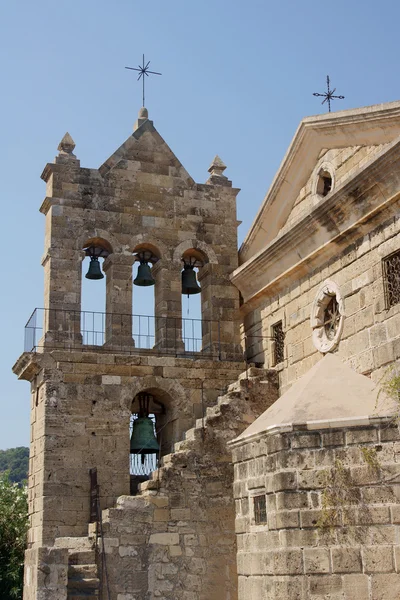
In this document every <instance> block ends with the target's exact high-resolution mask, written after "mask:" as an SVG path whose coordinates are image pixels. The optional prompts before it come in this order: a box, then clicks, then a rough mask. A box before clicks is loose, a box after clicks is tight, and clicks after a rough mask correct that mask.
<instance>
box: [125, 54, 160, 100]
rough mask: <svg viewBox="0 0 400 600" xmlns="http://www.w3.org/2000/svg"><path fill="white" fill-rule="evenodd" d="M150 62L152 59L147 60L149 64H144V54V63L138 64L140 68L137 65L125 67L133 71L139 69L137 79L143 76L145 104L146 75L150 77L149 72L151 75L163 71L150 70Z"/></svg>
mask: <svg viewBox="0 0 400 600" xmlns="http://www.w3.org/2000/svg"><path fill="white" fill-rule="evenodd" d="M149 64H150V61H148V62H147V64H146V65H145V64H144V54H143V65H142V66H140V65H138V68H136V67H125V69H130V70H131V71H139V77H138V78H137V80H138V81H139V79H140V78H142V83H143V106H144V80H145V76H146V77H148V76H149V74H151V75H162V73H157V72H156V71H150V70H149Z"/></svg>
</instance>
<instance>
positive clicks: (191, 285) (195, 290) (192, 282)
mask: <svg viewBox="0 0 400 600" xmlns="http://www.w3.org/2000/svg"><path fill="white" fill-rule="evenodd" d="M195 266H196V259H195V258H194V257H190V258H184V259H183V271H182V294H187V295H188V296H190V295H192V294H199V293H200V292H201V287H200V286H199V284H198V283H197V277H196V271H195V270H194V267H195Z"/></svg>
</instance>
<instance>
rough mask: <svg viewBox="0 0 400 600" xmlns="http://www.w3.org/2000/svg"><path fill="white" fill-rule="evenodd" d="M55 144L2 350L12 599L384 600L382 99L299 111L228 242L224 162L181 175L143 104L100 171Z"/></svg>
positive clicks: (387, 201)
mask: <svg viewBox="0 0 400 600" xmlns="http://www.w3.org/2000/svg"><path fill="white" fill-rule="evenodd" d="M74 152H75V143H74V141H73V140H72V138H71V136H70V135H69V134H66V135H65V136H64V138H63V139H62V140H61V142H60V145H59V147H58V155H57V157H56V158H55V161H54V162H53V163H49V164H47V165H46V167H45V169H44V171H43V173H42V179H43V180H44V181H45V183H46V197H45V199H44V201H43V203H42V205H41V207H40V211H41V212H42V213H43V215H44V216H45V220H46V233H45V253H44V256H43V259H42V264H43V267H44V272H45V289H44V308H43V309H36V310H35V311H34V312H33V314H32V316H31V317H30V319H29V321H28V323H27V326H26V328H25V351H24V352H23V353H22V355H21V356H20V358H19V359H18V360H17V362H16V364H15V365H14V368H13V369H14V372H15V374H16V375H17V376H18V377H19V378H20V379H25V380H28V381H30V382H31V446H30V467H29V512H30V530H29V539H28V549H27V551H26V561H25V584H24V600H50V599H51V600H78V599H82V600H83V599H85V598H86V599H90V598H91V599H95V598H100V599H101V600H264V599H266V600H268V599H274V600H307V599H311V600H322V599H323V598H330V599H331V600H339V598H340V599H341V600H356V599H357V600H398V598H399V597H400V541H399V540H400V537H399V533H400V529H399V528H400V434H399V429H398V418H399V404H398V396H397V394H396V385H397V382H398V380H399V375H398V371H396V364H398V362H399V359H400V218H399V206H400V102H393V103H389V104H385V105H377V106H372V107H367V108H362V109H357V110H346V111H341V112H337V113H328V114H324V115H319V116H316V117H309V118H305V119H303V121H302V122H301V123H300V125H299V128H298V130H297V132H296V133H295V136H294V138H293V141H292V143H291V145H290V147H289V149H288V151H287V153H286V155H285V157H284V159H283V161H282V164H281V166H280V168H279V170H278V173H277V174H276V176H275V178H274V180H273V182H272V185H271V187H270V189H269V191H268V193H267V196H266V197H265V199H264V201H263V202H262V204H261V207H260V209H259V211H258V214H257V216H256V218H255V221H254V223H253V225H252V227H251V229H250V231H249V232H248V234H247V236H246V238H245V241H244V242H243V244H242V246H241V248H240V249H239V250H238V244H237V226H238V221H237V216H236V196H237V194H238V192H239V190H238V189H237V188H235V187H233V185H232V182H231V181H230V180H229V179H228V178H227V177H226V175H225V174H224V172H225V170H226V166H225V165H224V163H223V162H222V160H221V159H220V158H219V157H218V156H216V157H215V158H214V160H213V161H212V163H211V166H210V167H209V176H208V178H207V180H206V181H205V183H196V182H195V181H194V180H193V179H192V177H191V176H190V174H189V173H187V171H186V170H185V168H184V167H183V165H182V164H181V162H180V161H179V160H178V158H177V157H176V156H175V155H174V154H173V152H172V150H171V149H170V148H169V146H168V145H167V144H166V142H165V141H164V140H163V138H162V137H161V136H160V134H159V133H158V131H157V130H156V128H155V126H154V124H153V122H152V121H151V120H150V119H149V116H148V113H147V110H146V109H145V108H142V109H141V110H140V112H139V117H138V120H137V122H136V124H135V126H134V131H133V134H132V135H130V136H129V137H128V139H127V140H126V142H124V144H122V146H121V147H120V148H118V149H117V150H116V151H115V152H114V153H113V154H111V156H110V158H108V159H107V160H106V162H105V163H104V164H103V165H101V166H100V167H99V168H86V167H85V168H84V167H81V165H80V161H79V160H78V158H77V156H76V155H75V154H74ZM233 179H234V177H233ZM86 268H87V269H88V271H87V273H86V277H87V278H88V279H89V280H90V281H94V283H93V285H97V284H96V283H95V280H97V279H102V278H104V279H105V281H106V291H105V306H106V310H105V312H104V313H95V312H92V313H91V312H88V311H83V310H82V275H83V273H85V272H86ZM140 287H149V288H150V287H151V288H152V289H154V307H151V309H152V310H149V312H152V313H153V314H152V315H148V316H143V315H135V311H134V307H135V302H136V300H135V298H136V294H139V293H140ZM196 294H197V295H198V297H199V298H200V302H199V306H200V312H201V316H200V318H199V319H189V318H187V317H186V316H185V315H183V311H182V295H189V296H192V295H196ZM393 391H394V393H392V392H393Z"/></svg>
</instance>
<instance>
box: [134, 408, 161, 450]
mask: <svg viewBox="0 0 400 600" xmlns="http://www.w3.org/2000/svg"><path fill="white" fill-rule="evenodd" d="M130 448H131V450H130V452H131V454H141V455H142V456H143V455H144V454H158V452H159V450H160V446H159V445H158V442H157V439H156V436H155V435H154V423H153V421H152V420H151V418H150V417H145V416H139V417H138V418H137V419H136V420H135V421H134V422H133V427H132V435H131V447H130Z"/></svg>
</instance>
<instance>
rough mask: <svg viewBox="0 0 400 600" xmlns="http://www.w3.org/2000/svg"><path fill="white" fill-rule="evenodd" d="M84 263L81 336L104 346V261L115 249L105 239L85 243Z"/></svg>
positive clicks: (92, 344)
mask: <svg viewBox="0 0 400 600" xmlns="http://www.w3.org/2000/svg"><path fill="white" fill-rule="evenodd" d="M83 249H84V251H85V255H86V256H85V258H84V260H83V262H82V289H81V333H82V343H83V344H85V345H90V346H102V345H103V344H104V335H105V311H106V278H105V276H104V272H103V269H102V263H103V261H104V259H105V258H106V257H107V256H108V255H109V254H111V253H112V248H111V246H110V244H109V242H107V241H106V240H104V239H102V238H91V239H89V240H87V242H86V243H85V244H84V246H83Z"/></svg>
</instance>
